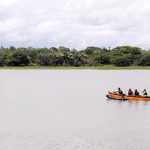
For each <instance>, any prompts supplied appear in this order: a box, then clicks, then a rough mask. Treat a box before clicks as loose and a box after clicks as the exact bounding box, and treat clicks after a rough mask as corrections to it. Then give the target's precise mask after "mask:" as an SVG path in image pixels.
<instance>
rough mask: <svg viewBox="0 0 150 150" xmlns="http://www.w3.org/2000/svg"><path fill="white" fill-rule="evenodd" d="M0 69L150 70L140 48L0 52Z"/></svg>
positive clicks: (148, 53)
mask: <svg viewBox="0 0 150 150" xmlns="http://www.w3.org/2000/svg"><path fill="white" fill-rule="evenodd" d="M0 66H1V67H0V69H11V68H12V69H77V68H78V69H106V70H108V69H150V51H149V50H148V51H146V50H143V49H141V48H139V47H132V46H119V47H116V48H113V49H110V48H99V47H92V46H91V47H87V48H85V49H84V50H76V49H69V48H66V47H59V48H56V47H51V48H33V47H28V48H24V47H23V48H15V47H14V46H10V48H4V47H1V48H0Z"/></svg>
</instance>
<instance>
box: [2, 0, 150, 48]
mask: <svg viewBox="0 0 150 150" xmlns="http://www.w3.org/2000/svg"><path fill="white" fill-rule="evenodd" d="M0 7H1V9H0V35H1V36H0V41H1V43H0V44H1V45H4V46H10V45H15V46H17V47H19V46H25V47H28V46H34V47H51V46H60V45H64V46H67V47H70V48H73V47H74V48H79V49H82V48H84V47H86V46H89V45H93V46H100V47H101V46H105V47H109V46H111V47H115V46H118V45H134V46H140V47H144V48H149V47H150V42H149V39H150V35H149V32H150V2H149V1H148V0H142V1H141V0H130V1H129V0H121V1H119V0H80V1H78V2H77V1H76V0H61V1H60V0H44V1H43V0H0Z"/></svg>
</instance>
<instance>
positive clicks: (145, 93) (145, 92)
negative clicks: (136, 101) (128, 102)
mask: <svg viewBox="0 0 150 150" xmlns="http://www.w3.org/2000/svg"><path fill="white" fill-rule="evenodd" d="M142 94H143V96H145V97H146V96H147V91H146V89H144V91H143V92H142Z"/></svg>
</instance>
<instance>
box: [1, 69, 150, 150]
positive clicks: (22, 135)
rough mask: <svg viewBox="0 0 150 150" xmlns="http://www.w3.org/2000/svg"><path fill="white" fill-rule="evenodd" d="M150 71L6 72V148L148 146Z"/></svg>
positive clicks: (119, 149)
mask: <svg viewBox="0 0 150 150" xmlns="http://www.w3.org/2000/svg"><path fill="white" fill-rule="evenodd" d="M149 77H150V71H133V70H132V71H129V70H128V71H108V70H107V71H99V70H66V71H65V70H16V71H15V70H0V150H142V149H143V150H148V149H150V141H149V139H150V102H138V101H113V100H107V98H106V97H105V95H106V93H107V91H114V90H116V89H117V88H118V87H121V88H122V89H123V90H124V92H127V90H128V88H132V89H135V88H137V89H138V90H139V91H140V92H141V91H142V90H143V89H144V88H146V89H147V91H148V93H149V94H150V80H149Z"/></svg>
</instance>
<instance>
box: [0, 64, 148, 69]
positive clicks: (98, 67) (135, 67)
mask: <svg viewBox="0 0 150 150" xmlns="http://www.w3.org/2000/svg"><path fill="white" fill-rule="evenodd" d="M0 69H6V70H7V69H8V70H11V69H12V70H16V69H19V70H28V69H48V70H49V69H52V70H69V69H79V70H80V69H93V70H150V66H129V67H116V66H113V65H104V66H82V67H72V66H67V67H66V66H56V67H50V66H24V67H7V66H4V67H0Z"/></svg>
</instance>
